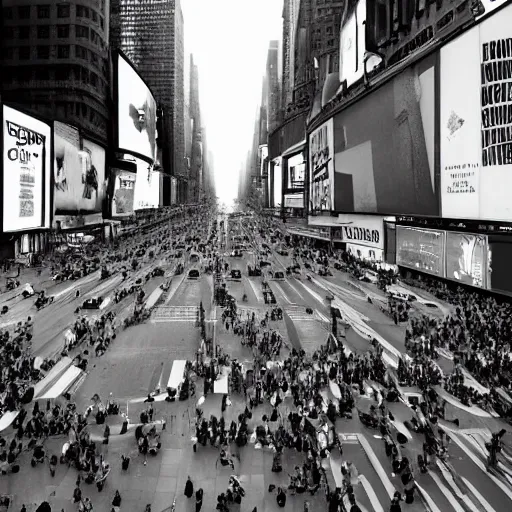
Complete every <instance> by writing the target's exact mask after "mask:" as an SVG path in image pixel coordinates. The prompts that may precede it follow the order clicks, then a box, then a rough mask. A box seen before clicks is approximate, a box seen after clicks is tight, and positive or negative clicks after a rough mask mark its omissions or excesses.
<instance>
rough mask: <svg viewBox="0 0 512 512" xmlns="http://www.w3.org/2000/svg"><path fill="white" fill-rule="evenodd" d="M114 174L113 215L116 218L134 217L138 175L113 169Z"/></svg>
mask: <svg viewBox="0 0 512 512" xmlns="http://www.w3.org/2000/svg"><path fill="white" fill-rule="evenodd" d="M112 174H113V176H114V177H115V178H114V179H115V182H114V197H113V199H112V215H113V216H114V217H121V216H129V215H132V214H133V202H134V198H135V182H136V180H137V174H136V173H134V172H129V171H122V170H120V169H113V170H112Z"/></svg>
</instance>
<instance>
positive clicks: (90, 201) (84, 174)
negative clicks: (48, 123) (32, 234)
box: [53, 121, 106, 215]
mask: <svg viewBox="0 0 512 512" xmlns="http://www.w3.org/2000/svg"><path fill="white" fill-rule="evenodd" d="M54 159H55V161H54V167H53V169H54V185H53V204H54V210H55V214H56V215H66V214H75V213H77V212H81V213H100V212H101V211H102V208H103V199H104V198H105V193H106V184H105V150H104V149H103V148H102V147H101V146H98V145H97V144H95V143H93V142H91V141H87V140H85V139H84V141H83V149H82V150H81V149H80V134H79V131H78V129H77V128H75V127H74V126H70V125H67V124H64V123H60V122H58V121H55V123H54Z"/></svg>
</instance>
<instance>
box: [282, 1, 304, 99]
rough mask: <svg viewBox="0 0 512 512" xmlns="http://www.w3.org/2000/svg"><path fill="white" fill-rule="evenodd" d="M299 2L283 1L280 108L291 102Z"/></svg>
mask: <svg viewBox="0 0 512 512" xmlns="http://www.w3.org/2000/svg"><path fill="white" fill-rule="evenodd" d="M300 2H301V0H284V4H283V41H282V63H283V64H282V65H283V74H282V85H283V86H282V90H281V93H282V102H281V104H282V106H283V108H286V106H287V105H288V104H290V103H292V102H293V87H294V77H295V40H296V30H297V23H298V18H299V7H300Z"/></svg>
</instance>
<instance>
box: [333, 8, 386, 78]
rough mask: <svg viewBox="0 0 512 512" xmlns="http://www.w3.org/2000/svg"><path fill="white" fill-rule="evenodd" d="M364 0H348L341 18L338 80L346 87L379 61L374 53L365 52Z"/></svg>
mask: <svg viewBox="0 0 512 512" xmlns="http://www.w3.org/2000/svg"><path fill="white" fill-rule="evenodd" d="M365 29H366V0H348V1H347V4H346V6H345V12H344V15H343V17H342V20H341V30H340V57H339V58H340V62H339V69H340V82H343V81H346V84H347V87H350V86H351V85H352V84H354V83H355V82H358V81H359V80H361V79H362V78H363V76H364V67H365V58H366V59H367V60H366V71H367V72H370V71H371V70H372V69H374V68H375V67H376V66H378V65H379V64H380V62H381V60H382V59H381V58H380V57H379V56H377V55H375V54H367V52H366V31H365Z"/></svg>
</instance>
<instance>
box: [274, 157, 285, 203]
mask: <svg viewBox="0 0 512 512" xmlns="http://www.w3.org/2000/svg"><path fill="white" fill-rule="evenodd" d="M282 195H283V171H282V168H281V165H274V208H281V204H282V202H283V198H282Z"/></svg>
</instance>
